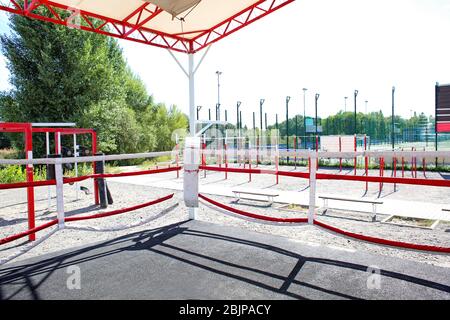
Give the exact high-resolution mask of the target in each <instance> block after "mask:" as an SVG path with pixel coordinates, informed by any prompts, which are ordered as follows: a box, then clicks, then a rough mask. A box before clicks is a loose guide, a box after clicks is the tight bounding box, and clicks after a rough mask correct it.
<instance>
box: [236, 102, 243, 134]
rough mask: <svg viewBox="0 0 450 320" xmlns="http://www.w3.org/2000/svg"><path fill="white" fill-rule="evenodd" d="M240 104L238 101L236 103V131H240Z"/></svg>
mask: <svg viewBox="0 0 450 320" xmlns="http://www.w3.org/2000/svg"><path fill="white" fill-rule="evenodd" d="M241 104H242V102H240V101H238V102H237V104H236V118H237V121H236V129H237V130H238V131H240V129H241V128H240V127H239V124H240V122H239V108H240V107H241Z"/></svg>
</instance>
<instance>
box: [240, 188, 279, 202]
mask: <svg viewBox="0 0 450 320" xmlns="http://www.w3.org/2000/svg"><path fill="white" fill-rule="evenodd" d="M233 193H234V195H235V197H236V203H237V202H239V201H240V200H242V199H244V200H252V201H262V200H260V199H255V198H249V197H247V198H243V197H242V195H249V196H259V197H267V202H268V203H269V205H270V206H271V205H273V203H274V199H275V198H276V197H278V196H279V194H277V193H273V192H253V191H244V190H234V191H233Z"/></svg>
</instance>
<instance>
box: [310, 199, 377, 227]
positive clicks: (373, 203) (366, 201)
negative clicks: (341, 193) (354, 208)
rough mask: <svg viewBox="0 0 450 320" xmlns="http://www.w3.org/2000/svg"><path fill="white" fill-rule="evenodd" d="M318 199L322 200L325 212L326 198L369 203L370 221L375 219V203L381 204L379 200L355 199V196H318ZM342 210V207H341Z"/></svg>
mask: <svg viewBox="0 0 450 320" xmlns="http://www.w3.org/2000/svg"><path fill="white" fill-rule="evenodd" d="M319 199H322V200H323V206H324V209H325V211H324V212H326V211H327V210H328V200H336V201H346V202H357V203H369V204H371V205H372V213H373V216H372V221H374V222H375V221H377V205H379V204H383V201H379V200H369V199H355V198H346V197H338V196H319ZM342 210H344V209H342Z"/></svg>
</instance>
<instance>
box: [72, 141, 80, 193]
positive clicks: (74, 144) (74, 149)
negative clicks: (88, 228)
mask: <svg viewBox="0 0 450 320" xmlns="http://www.w3.org/2000/svg"><path fill="white" fill-rule="evenodd" d="M78 155H79V154H78V145H77V135H76V134H74V135H73V157H74V158H75V160H76V158H77V157H78ZM75 177H76V178H78V163H77V162H75ZM75 194H76V197H75V199H76V201H78V199H79V198H78V182H76V183H75Z"/></svg>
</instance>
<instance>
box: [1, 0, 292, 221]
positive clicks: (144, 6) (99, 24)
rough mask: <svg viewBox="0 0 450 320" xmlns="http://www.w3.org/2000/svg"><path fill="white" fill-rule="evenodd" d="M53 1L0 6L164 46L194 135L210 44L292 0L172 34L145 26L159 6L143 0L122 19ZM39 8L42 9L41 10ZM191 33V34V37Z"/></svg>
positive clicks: (256, 5)
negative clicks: (181, 80)
mask: <svg viewBox="0 0 450 320" xmlns="http://www.w3.org/2000/svg"><path fill="white" fill-rule="evenodd" d="M54 1H56V0H54ZM54 1H48V0H23V3H19V2H18V1H17V0H0V10H3V11H7V12H11V13H15V14H19V15H22V16H26V17H29V18H32V19H37V20H41V21H46V22H51V23H54V24H58V25H64V26H67V27H72V28H78V29H81V30H85V31H90V32H95V33H98V34H103V35H106V36H111V37H115V38H119V39H124V40H129V41H134V42H138V43H143V44H147V45H151V46H155V47H160V48H165V49H167V50H168V51H169V52H170V53H171V54H172V56H173V58H174V59H175V60H176V61H177V63H178V65H179V66H180V67H181V69H182V70H183V72H184V73H185V75H186V76H187V77H188V79H189V128H190V135H191V136H192V137H194V136H195V135H196V124H197V118H196V104H195V74H196V72H197V70H198V68H199V67H200V64H201V63H202V61H203V58H204V57H205V55H206V54H207V53H208V49H209V48H210V46H211V45H212V44H213V43H215V42H217V41H219V40H221V39H224V38H225V37H227V36H229V35H231V34H233V33H235V32H236V31H238V30H240V29H242V28H244V27H246V26H248V25H250V24H252V23H253V22H255V21H258V20H260V19H261V18H263V17H265V16H267V15H268V14H270V13H273V12H275V11H277V10H278V9H280V8H282V7H284V6H286V5H288V4H290V3H292V2H294V1H295V0H259V1H256V2H253V3H252V4H251V5H249V6H248V7H247V8H244V9H242V8H240V7H239V9H236V12H234V13H233V14H231V16H229V17H226V18H225V19H224V20H223V21H220V22H219V23H217V24H216V25H214V26H212V27H208V28H207V29H205V30H194V31H189V32H182V33H173V34H169V33H164V32H161V31H158V30H153V29H150V28H147V27H145V25H147V24H148V23H149V22H150V21H152V20H153V19H156V18H157V17H158V16H159V15H160V14H161V12H162V10H161V9H160V8H159V7H157V6H155V5H154V4H151V3H148V2H145V1H141V2H140V5H139V7H138V8H136V9H134V10H133V11H132V12H129V14H128V15H127V16H126V17H125V19H122V20H117V19H114V18H112V17H108V16H105V15H102V14H99V13H93V12H88V11H83V10H79V9H76V8H71V7H68V6H67V5H62V4H60V3H56V2H54ZM92 1H99V0H92ZM5 2H6V5H5ZM38 9H39V10H38ZM41 9H44V10H41ZM42 12H45V14H43V13H42ZM104 14H106V12H105V13H104ZM74 18H78V19H80V22H81V23H77V24H76V25H74V24H73V22H72V21H73V19H74ZM154 21H156V20H154ZM214 23H215V22H214ZM192 35H195V36H193V37H192ZM204 48H208V49H207V50H206V52H205V54H204V56H203V57H202V58H201V59H200V61H199V63H198V64H197V65H195V60H194V56H195V53H197V52H199V51H200V50H202V49H204ZM172 51H174V52H181V53H186V54H187V55H188V68H187V70H186V69H185V68H183V66H182V65H181V64H180V62H179V61H178V60H177V59H176V57H175V56H174V54H173V53H172ZM189 210H190V213H189V216H190V218H191V219H195V212H196V210H195V208H189Z"/></svg>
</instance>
